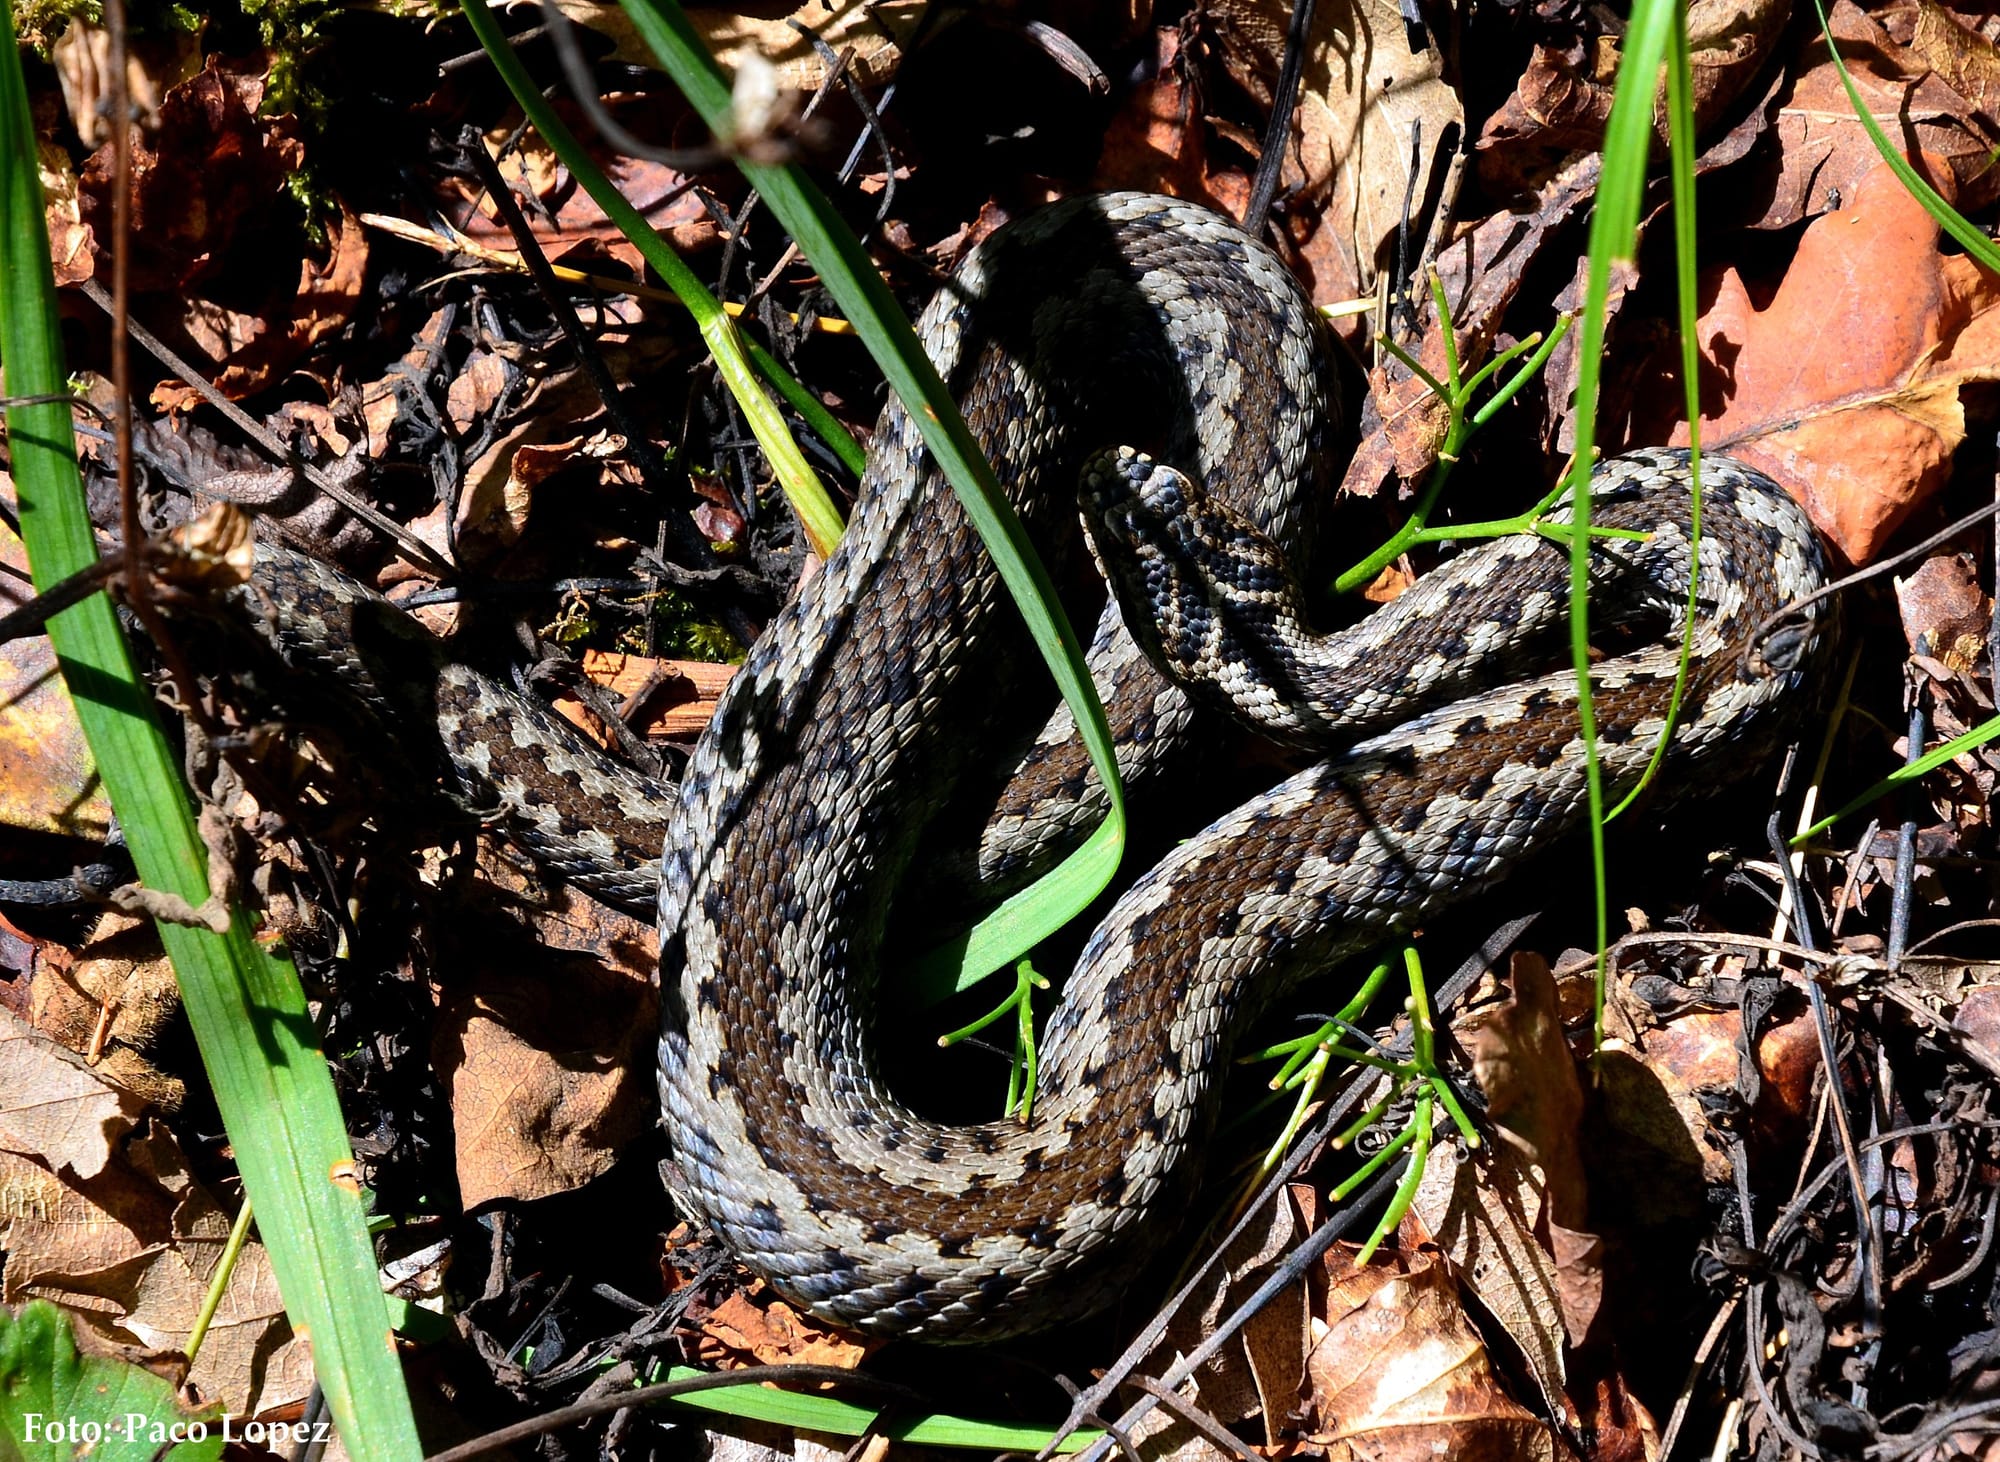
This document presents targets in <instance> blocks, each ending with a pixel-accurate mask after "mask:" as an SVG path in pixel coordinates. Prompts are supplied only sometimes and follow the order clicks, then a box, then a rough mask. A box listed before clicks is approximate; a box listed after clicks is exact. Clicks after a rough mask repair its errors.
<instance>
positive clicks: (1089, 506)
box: [1079, 447, 1307, 736]
mask: <svg viewBox="0 0 2000 1462" xmlns="http://www.w3.org/2000/svg"><path fill="white" fill-rule="evenodd" d="M1079 499H1080V502H1081V505H1082V510H1083V519H1084V524H1085V526H1086V527H1087V528H1088V529H1089V530H1090V541H1091V550H1092V552H1093V553H1094V554H1095V555H1096V557H1097V562H1098V566H1099V568H1100V569H1101V570H1102V571H1103V573H1104V577H1105V579H1106V581H1107V582H1108V583H1109V584H1110V585H1111V588H1112V592H1113V593H1114V594H1116V595H1117V598H1118V607H1119V609H1120V611H1121V612H1122V614H1123V616H1124V619H1125V627H1126V628H1127V630H1129V631H1130V632H1131V634H1132V637H1133V639H1134V640H1136V641H1137V642H1138V644H1139V647H1140V648H1141V649H1142V650H1144V651H1145V652H1146V656H1147V658H1148V659H1150V660H1151V661H1152V662H1153V663H1154V665H1155V666H1156V667H1158V669H1159V670H1160V672H1161V673H1162V674H1164V675H1166V676H1167V677H1168V678H1169V679H1170V680H1173V681H1174V682H1175V683H1177V684H1178V685H1180V686H1181V687H1182V688H1183V689H1185V690H1187V691H1189V692H1190V693H1192V694H1194V695H1196V696H1198V697H1200V698H1201V699H1203V700H1205V701H1208V702H1209V703H1210V704H1214V705H1218V706H1221V707H1223V708H1224V709H1225V710H1227V711H1229V712H1230V713H1232V714H1234V715H1235V716H1236V717H1237V718H1238V719H1240V720H1243V721H1245V722H1247V723H1249V724H1251V725H1254V726H1256V727H1257V728H1258V729H1260V730H1263V731H1265V732H1266V733H1267V734H1275V735H1279V736H1288V735H1289V734H1291V733H1292V732H1293V731H1294V730H1295V727H1296V723H1297V719H1298V718H1297V714H1296V710H1295V704H1296V701H1297V700H1298V696H1297V695H1296V693H1295V690H1294V684H1293V682H1294V680H1295V675H1294V672H1293V665H1292V661H1293V655H1294V651H1295V649H1296V647H1297V646H1298V645H1299V644H1300V643H1301V642H1302V641H1303V639H1304V638H1305V637H1306V635H1307V631H1306V630H1305V629H1304V626H1303V621H1302V618H1301V616H1300V614H1299V600H1298V591H1297V589H1296V587H1295V585H1294V583H1293V580H1292V576H1291V573H1290V571H1289V570H1288V569H1287V567H1286V565H1285V562H1284V560H1283V558H1282V556H1281V555H1280V554H1279V552H1278V550H1277V548H1276V547H1275V546H1274V545H1273V544H1272V542H1271V541H1270V539H1269V538H1267V537H1265V535H1264V534H1263V533H1262V532H1260V531H1259V530H1258V528H1257V527H1256V526H1255V525H1254V524H1252V523H1251V522H1250V521H1249V520H1248V519H1247V518H1245V517H1243V516H1242V515H1241V514H1240V513H1238V512H1236V511H1235V510H1234V509H1232V508H1231V507H1229V506H1228V505H1227V504H1224V503H1221V502H1218V501H1216V500H1214V499H1213V498H1211V497H1209V495H1208V494H1207V492H1205V491H1204V490H1203V489H1202V487H1201V485H1200V484H1199V483H1197V482H1196V481H1194V480H1193V479H1192V478H1190V477H1188V476H1187V475H1185V474H1184V473H1182V472H1180V471H1179V470H1177V469H1175V468H1173V467H1169V466H1167V465H1166V464H1165V463H1161V462H1155V461H1154V460H1153V459H1152V458H1150V457H1148V456H1146V455H1145V454H1144V453H1142V452H1137V451H1134V450H1133V449H1132V448H1130V447H1117V448H1112V449H1110V450H1107V451H1102V452H1099V453H1097V454H1096V455H1095V456H1093V457H1091V458H1090V459H1089V460H1088V461H1087V462H1086V463H1085V464H1084V468H1083V473H1082V478H1081V482H1080V488H1079Z"/></svg>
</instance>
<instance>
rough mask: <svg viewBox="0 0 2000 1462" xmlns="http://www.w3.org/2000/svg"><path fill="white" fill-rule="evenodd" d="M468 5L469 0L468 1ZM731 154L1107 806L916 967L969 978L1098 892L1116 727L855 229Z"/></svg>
mask: <svg viewBox="0 0 2000 1462" xmlns="http://www.w3.org/2000/svg"><path fill="white" fill-rule="evenodd" d="M467 3H472V0H467ZM622 3H623V5H624V8H625V13H626V15H627V16H628V17H630V19H631V21H632V23H633V25H634V27H635V28H636V29H637V30H638V32H639V34H640V35H641V36H642V37H644V38H645V40H646V42H647V44H648V45H650V46H651V47H652V48H653V52H654V54H655V55H656V56H658V57H659V59H660V63H661V66H662V67H663V68H664V69H665V71H666V73H667V74H668V75H669V76H670V77H672V78H673V81H674V83H675V84H676V85H677V86H679V87H680V89H681V91H682V92H683V93H684V94H685V95H686V96H687V99H688V101H689V102H690V103H692V104H693V106H694V109H695V110H696V111H697V112H698V113H700V114H701V117H702V119H703V120H704V121H705V122H707V123H708V126H709V129H710V130H711V131H713V132H714V133H715V134H716V135H717V136H718V137H722V138H727V137H728V136H729V132H730V93H729V84H728V83H727V82H726V81H725V80H724V79H723V76H722V73H721V71H720V70H719V69H718V68H717V66H716V64H715V61H714V58H712V57H711V56H710V55H709V54H708V51H707V48H706V47H704V46H703V44H702V42H701V38H700V37H699V36H697V35H696V34H695V31H694V28H693V27H692V26H691V25H689V23H688V19H687V16H686V14H685V13H684V12H683V11H682V10H681V8H680V6H679V5H677V4H675V3H674V0H622ZM737 166H739V167H740V168H741V169H742V170H743V174H744V176H745V177H747V178H748V179H749V180H750V183H751V185H752V186H753V187H755V188H756V189H757V191H758V193H760V194H761V195H762V196H763V199H764V201H765V202H766V203H767V204H768V205H770V208H771V211H772V212H773V213H775V214H777V216H778V219H779V221H780V222H782V223H783V224H784V226H785V228H786V229H787V230H788V231H789V232H790V233H791V236H792V238H793V239H794V240H796V241H797V243H798V246H799V248H800V249H801V250H802V251H803V252H804V254H805V256H806V257H807V258H808V259H810V260H811V261H812V264H813V267H814V268H815V269H817V270H818V271H819V273H820V277H821V278H822V279H823V280H824V281H825V283H826V287H827V289H828V291H829V292H830V293H831V294H832V295H833V297H834V300H835V301H836V302H837V303H838V304H839V306H840V309H841V312H842V313H843V314H844V315H845V316H846V317H847V319H848V321H849V323H851V324H852V325H853V326H854V330H855V333H856V334H858V335H859V336H860V337H861V339H862V342H863V343H864V344H866V345H867V347H868V350H869V353H870V354H871V355H872V356H874V358H875V363H876V365H877V366H879V367H880V368H881V370H882V373H883V374H884V375H885V376H887V377H888V380H889V386H890V389H892V390H893V391H895V393H896V395H897V396H898V397H899V398H900V399H901V400H902V402H903V404H904V405H905V406H906V407H907V408H908V409H909V412H910V417H911V419H912V420H913V421H915V422H916V424H917V426H918V429H919V430H920V431H922V433H923V437H924V442H925V445H926V446H928V447H929V448H930V450H931V453H932V455H933V456H934V457H935V458H936V459H937V462H938V465H939V466H940V467H941V468H942V469H943V471H944V474H945V476H946V477H947V478H948V479H949V480H950V482H951V485H952V488H953V490H954V491H955V492H957V494H958V497H959V501H960V502H962V503H963V504H964V505H965V510H966V513H967V514H968V516H970V518H971V519H972V523H973V526H974V527H975V528H976V529H977V530H978V532H979V536H980V537H981V539H982V540H984V542H985V544H986V546H987V549H988V551H989V552H991V553H992V555H993V559H994V562H995V564H996V565H997V566H998V568H999V571H1000V575H1001V578H1002V579H1003V580H1004V581H1005V582H1006V585H1007V589H1008V591H1009V592H1010V593H1011V594H1012V595H1013V596H1014V602H1015V603H1016V604H1017V605H1018V606H1020V610H1021V614H1022V616H1023V618H1025V619H1026V620H1027V623H1028V629H1029V632H1030V633H1031V634H1032V635H1033V636H1034V639H1035V644H1036V646H1037V648H1039V649H1040V651H1041V653H1042V656H1043V658H1044V659H1045V660H1047V661H1048V664H1049V668H1050V670H1051V671H1052V672H1053V673H1054V675H1055V678H1056V683H1057V685H1058V686H1060V687H1061V689H1062V693H1063V698H1064V699H1065V700H1066V701H1068V703H1069V706H1070V710H1071V712H1072V713H1073V714H1074V715H1075V717H1076V723H1077V726H1078V728H1079V729H1080V730H1081V731H1082V733H1083V737H1084V741H1085V743H1086V744H1087V745H1088V746H1089V748H1090V754H1091V759H1092V761H1093V762H1094V763H1095V764H1096V767H1097V773H1098V775H1099V776H1100V777H1101V778H1102V779H1103V780H1104V784H1105V786H1106V788H1107V789H1108V791H1109V793H1110V804H1111V809H1110V813H1109V815H1108V816H1107V817H1106V819H1105V821H1104V822H1103V824H1101V825H1100V826H1099V827H1098V829H1097V831H1096V832H1095V833H1094V834H1092V836H1091V838H1090V840H1089V841H1088V842H1087V843H1085V844H1084V846H1083V847H1081V848H1079V849H1078V850H1077V851H1076V852H1074V853H1072V854H1071V855H1070V856H1069V858H1068V859H1067V860H1065V861H1064V863H1063V864H1062V866H1061V867H1059V868H1057V869H1056V870H1055V872H1053V873H1051V874H1050V875H1049V876H1048V877H1047V878H1045V879H1043V880H1042V881H1041V882H1039V883H1037V884H1036V885H1035V886H1034V887H1032V888H1030V889H1027V890H1025V891H1024V892H1023V893H1021V894H1019V895H1016V896H1015V897H1014V898H1012V899H1009V900H1008V901H1007V902H1006V903H1005V904H1003V905H1002V906H1001V908H1000V909H999V910H998V911H997V912H996V913H994V914H993V915H990V916H989V917H988V918H987V919H986V920H985V921H983V922H982V923H981V924H980V925H979V926H977V927H976V928H975V929H974V930H973V931H972V932H971V933H970V934H969V935H968V936H967V937H966V939H965V940H964V941H963V942H962V943H961V944H959V945H957V946H955V947H953V948H952V949H950V950H947V951H941V952H940V953H939V955H938V956H935V957H934V958H933V959H931V960H929V961H926V962H925V963H924V966H923V968H922V969H920V970H919V972H918V975H919V979H920V981H921V982H922V984H923V988H924V989H925V990H926V991H927V992H934V993H947V992H948V991H949V989H950V988H952V987H953V986H956V987H958V988H963V987H964V986H965V985H967V984H971V983H973V982H976V981H977V980H979V979H981V978H983V977H984V976H986V975H987V974H990V973H991V972H992V971H993V970H996V969H999V968H1000V967H1002V966H1003V965H1005V964H1007V963H1009V962H1010V961H1011V960H1013V959H1014V958H1015V957H1016V956H1017V955H1021V954H1025V953H1027V952H1028V950H1029V949H1031V948H1033V946H1034V945H1035V944H1036V943H1037V942H1039V940H1040V939H1041V938H1042V937H1043V936H1044V935H1046V934H1048V933H1050V932H1053V931H1054V930H1055V929H1057V928H1060V927H1061V926H1062V925H1063V924H1064V923H1066V922H1068V920H1069V919H1070V918H1072V917H1074V916H1075V915H1076V914H1077V913H1078V912H1080V911H1081V910H1082V909H1083V908H1084V907H1085V906H1086V905H1088V904H1089V903H1090V901H1091V900H1092V899H1093V898H1095V897H1096V896H1097V894H1098V893H1099V892H1100V891H1101V890H1102V889H1103V887H1104V885H1105V883H1107V882H1108V881H1109V880H1110V878H1111V875H1112V874H1113V873H1114V872H1115V871H1116V870H1117V866H1118V860H1119V858H1120V856H1121V855H1122V854H1123V851H1124V845H1125V801H1124V793H1123V790H1122V788H1121V787H1120V784H1119V780H1118V766H1117V761H1116V759H1115V757H1114V756H1113V754H1112V748H1111V733H1110V729H1109V727H1108V726H1107V725H1106V724H1105V720H1104V709H1103V707H1102V706H1101V705H1099V704H1098V700H1097V689H1096V687H1095V686H1094V685H1092V684H1091V680H1090V674H1089V672H1088V671H1087V670H1086V669H1085V667H1084V663H1083V654H1082V651H1081V649H1080V648H1079V647H1078V645H1077V642H1076V635H1075V633H1074V632H1073V631H1072V630H1071V628H1070V625H1069V621H1068V619H1067V618H1066V617H1065V616H1064V614H1063V612H1062V608H1061V606H1060V605H1059V604H1058V603H1057V600H1056V595H1055V590H1054V588H1053V586H1052V585H1051V584H1050V583H1049V580H1048V575H1047V573H1046V572H1045V571H1044V570H1043V568H1042V566H1041V563H1040V560H1039V559H1038V558H1037V557H1036V556H1035V552H1034V550H1033V548H1032V547H1031V546H1030V545H1029V543H1028V540H1027V535H1026V533H1025V532H1023V530H1022V528H1021V523H1020V520H1019V519H1018V518H1017V517H1015V515H1014V511H1013V509H1012V508H1011V507H1009V506H1008V504H1007V501H1006V499H1005V498H1004V497H1003V496H1002V495H1001V493H1000V489H999V485H998V484H997V483H996V482H995V481H994V478H993V473H992V469H991V468H990V467H988V466H987V464H986V460H985V457H984V455H983V454H982V453H981V452H980V450H979V447H978V444H977V443H976V442H974V441H973V439H972V434H971V432H970V431H968V430H967V429H966V426H965V421H964V419H963V418H962V417H961V416H960V415H959V413H958V406H957V404H956V403H955V402H954V401H953V400H952V398H951V394H950V392H948V391H947V390H946V389H945V386H944V383H943V382H942V381H940V380H939V379H938V375H937V371H936V370H935V369H933V368H932V366H931V362H930V358H929V357H928V356H927V355H925V354H924V349H923V346H922V345H921V344H920V343H919V342H918V340H917V336H916V332H915V331H914V330H913V329H911V327H910V322H909V320H908V319H907V318H906V317H905V316H904V314H903V311H902V309H901V307H900V306H899V305H898V304H897V303H896V299H895V296H893V295H892V294H890V292H889V287H888V285H887V284H885V283H884V282H883V279H882V276H881V274H880V273H879V272H877V270H876V268H875V265H874V263H873V262H872V261H871V260H870V259H869V257H868V254H867V252H866V251H865V250H864V249H863V248H862V247H861V241H860V240H859V239H857V238H855V236H854V233H853V231H852V230H851V229H849V228H848V227H847V225H846V223H845V222H844V221H843V220H842V219H841V217H840V215H839V213H838V212H836V211H835V209H834V207H833V205H832V204H831V203H830V202H828V201H827V198H826V195H825V194H823V193H821V192H820V190H819V188H818V187H817V186H816V185H814V184H813V182H812V181H811V180H810V179H808V178H807V177H806V175H805V173H804V172H803V171H802V170H801V169H798V168H796V167H777V166H770V165H766V164H759V163H753V162H751V161H749V160H748V159H738V162H737Z"/></svg>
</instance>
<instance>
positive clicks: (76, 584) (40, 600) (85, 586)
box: [0, 549, 125, 645]
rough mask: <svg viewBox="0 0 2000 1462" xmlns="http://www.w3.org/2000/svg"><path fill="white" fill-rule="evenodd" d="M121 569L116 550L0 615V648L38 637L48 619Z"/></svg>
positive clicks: (122, 564) (120, 551) (120, 553)
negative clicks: (0, 646)
mask: <svg viewBox="0 0 2000 1462" xmlns="http://www.w3.org/2000/svg"><path fill="white" fill-rule="evenodd" d="M124 569H125V551H124V550H123V549H118V550H116V551H114V552H112V553H108V554H106V555H105V556H104V557H103V558H100V559H94V560H92V561H91V562H90V563H87V564H85V565H84V566H83V567H82V568H80V569H78V570H77V571H76V572H75V573H73V574H71V575H70V576H69V577H68V578H65V579H60V580H58V581H57V582H55V583H53V584H51V585H49V587H48V588H46V589H44V590H43V591H42V592H41V593H39V594H37V595H36V596H35V597H34V598H32V599H30V600H29V601H28V602H27V603H26V604H23V605H22V606H21V607H20V608H19V609H16V610H14V611H12V612H11V613H8V614H5V615H0V645H4V644H7V643H9V642H11V641H13V640H24V639H26V638H27V637H28V636H29V635H38V634H41V633H42V632H43V631H44V630H45V629H46V628H47V627H48V622H49V621H50V620H52V619H54V618H55V617H56V616H57V615H58V614H61V613H62V612H63V611H64V610H65V609H68V608H69V607H70V606H72V605H75V604H81V603H82V602H83V601H84V600H86V599H88V598H89V597H90V596H91V595H92V594H95V593H96V592H97V591H98V590H99V589H101V588H103V587H104V586H105V584H106V583H107V582H109V581H110V580H112V579H114V578H116V577H117V576H118V575H119V574H121V573H123V572H124Z"/></svg>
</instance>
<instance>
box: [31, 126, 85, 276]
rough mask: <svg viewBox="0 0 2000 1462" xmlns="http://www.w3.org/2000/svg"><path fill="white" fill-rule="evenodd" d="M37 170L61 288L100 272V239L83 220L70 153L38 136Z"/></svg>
mask: <svg viewBox="0 0 2000 1462" xmlns="http://www.w3.org/2000/svg"><path fill="white" fill-rule="evenodd" d="M35 161H36V165H37V166H36V171H37V172H38V173H39V174H40V175H41V180H42V202H43V204H44V207H45V216H46V218H47V220H48V226H49V262H50V263H51V264H52V265H54V266H55V281H56V287H57V288H58V289H66V288H68V287H69V286H70V285H72V284H81V283H83V281H84V280H86V279H88V278H90V276H91V275H93V274H95V273H96V272H97V254H96V248H97V240H96V237H95V236H94V235H93V234H92V233H91V231H90V225H89V224H87V223H85V222H84V221H83V197H82V192H81V185H80V184H79V183H78V181H77V176H76V167H75V166H74V165H73V164H72V163H71V162H70V160H69V154H68V153H67V152H65V151H64V150H63V149H62V148H60V147H58V146H57V145H56V144H55V143H53V142H44V141H43V140H42V139H41V138H39V137H37V138H36V139H35Z"/></svg>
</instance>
